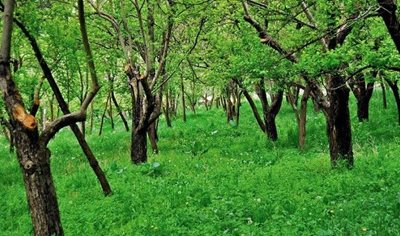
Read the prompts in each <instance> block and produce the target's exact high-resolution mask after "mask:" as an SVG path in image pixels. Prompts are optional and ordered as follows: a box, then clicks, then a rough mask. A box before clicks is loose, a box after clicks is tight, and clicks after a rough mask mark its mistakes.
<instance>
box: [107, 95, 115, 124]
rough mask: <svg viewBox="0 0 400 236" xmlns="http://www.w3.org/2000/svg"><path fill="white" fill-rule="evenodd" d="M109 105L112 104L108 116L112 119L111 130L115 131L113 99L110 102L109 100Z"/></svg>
mask: <svg viewBox="0 0 400 236" xmlns="http://www.w3.org/2000/svg"><path fill="white" fill-rule="evenodd" d="M110 93H111V92H110ZM109 104H110V106H109V108H108V116H109V117H110V123H111V129H112V130H114V129H115V125H114V114H113V109H112V103H111V97H110V100H109Z"/></svg>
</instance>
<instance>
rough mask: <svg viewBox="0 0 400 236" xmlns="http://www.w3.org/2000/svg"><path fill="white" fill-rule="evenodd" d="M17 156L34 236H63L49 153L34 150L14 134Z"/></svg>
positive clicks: (26, 140) (43, 150)
mask: <svg viewBox="0 0 400 236" xmlns="http://www.w3.org/2000/svg"><path fill="white" fill-rule="evenodd" d="M17 136H18V137H17V157H18V160H19V162H20V166H21V169H22V172H23V176H24V183H25V189H26V193H27V198H28V205H29V209H30V212H31V219H32V224H33V227H34V234H35V235H63V234H64V233H63V228H62V226H61V221H60V212H59V208H58V203H57V196H56V192H55V187H54V182H53V178H52V176H51V171H50V151H49V150H48V149H47V148H39V149H38V148H37V146H38V145H37V144H36V145H35V144H32V143H31V142H30V140H29V138H27V137H26V136H25V135H24V136H25V137H23V138H22V137H21V135H17Z"/></svg>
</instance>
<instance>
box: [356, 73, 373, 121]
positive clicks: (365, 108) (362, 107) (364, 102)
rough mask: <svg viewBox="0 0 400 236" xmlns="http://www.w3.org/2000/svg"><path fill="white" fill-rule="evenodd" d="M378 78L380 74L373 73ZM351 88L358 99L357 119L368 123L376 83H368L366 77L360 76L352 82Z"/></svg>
mask: <svg viewBox="0 0 400 236" xmlns="http://www.w3.org/2000/svg"><path fill="white" fill-rule="evenodd" d="M373 75H374V77H375V78H376V77H377V75H378V73H377V72H373ZM350 87H351V90H352V91H353V94H354V96H355V97H356V99H357V117H358V121H360V122H363V121H368V119H369V102H370V100H371V97H372V93H373V91H374V82H372V83H366V82H365V78H364V75H362V74H361V75H360V76H358V77H357V78H356V79H353V80H351V81H350Z"/></svg>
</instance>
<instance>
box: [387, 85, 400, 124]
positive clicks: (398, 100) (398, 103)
mask: <svg viewBox="0 0 400 236" xmlns="http://www.w3.org/2000/svg"><path fill="white" fill-rule="evenodd" d="M386 82H387V83H388V85H389V87H390V88H391V89H392V91H393V96H394V99H395V101H396V106H397V114H398V123H399V125H400V95H399V87H398V86H397V80H396V81H395V82H393V81H390V80H386Z"/></svg>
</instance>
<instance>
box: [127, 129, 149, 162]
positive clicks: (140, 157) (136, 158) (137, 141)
mask: <svg viewBox="0 0 400 236" xmlns="http://www.w3.org/2000/svg"><path fill="white" fill-rule="evenodd" d="M131 159H132V162H133V163H134V164H140V163H145V162H147V133H146V132H132V144H131Z"/></svg>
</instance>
